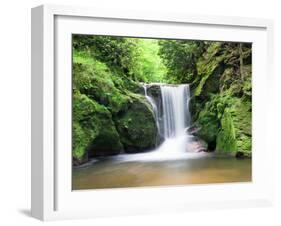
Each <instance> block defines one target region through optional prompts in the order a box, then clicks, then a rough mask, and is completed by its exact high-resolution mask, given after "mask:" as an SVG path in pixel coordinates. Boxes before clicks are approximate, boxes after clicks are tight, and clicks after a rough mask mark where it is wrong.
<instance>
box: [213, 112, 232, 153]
mask: <svg viewBox="0 0 281 226" xmlns="http://www.w3.org/2000/svg"><path fill="white" fill-rule="evenodd" d="M216 151H217V152H227V153H236V151H237V140H236V134H235V127H234V124H233V119H232V117H231V113H230V112H229V109H225V111H224V114H223V116H222V119H221V128H220V131H219V133H218V136H217V146H216Z"/></svg>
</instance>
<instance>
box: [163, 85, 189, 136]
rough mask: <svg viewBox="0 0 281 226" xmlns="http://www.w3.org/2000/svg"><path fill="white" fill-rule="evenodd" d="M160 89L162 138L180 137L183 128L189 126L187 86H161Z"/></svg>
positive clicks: (183, 131) (183, 130) (182, 133)
mask: <svg viewBox="0 0 281 226" xmlns="http://www.w3.org/2000/svg"><path fill="white" fill-rule="evenodd" d="M160 89H161V96H162V107H163V116H162V118H163V119H162V120H163V133H164V138H165V139H168V138H172V137H179V136H182V135H184V133H185V128H186V127H187V126H190V113H189V108H188V102H189V99H190V92H189V85H178V86H173V85H163V86H160Z"/></svg>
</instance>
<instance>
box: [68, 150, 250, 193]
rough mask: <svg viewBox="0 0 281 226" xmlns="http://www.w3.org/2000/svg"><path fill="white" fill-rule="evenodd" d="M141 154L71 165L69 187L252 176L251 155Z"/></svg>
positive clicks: (241, 179) (216, 180)
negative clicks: (160, 156)
mask: <svg viewBox="0 0 281 226" xmlns="http://www.w3.org/2000/svg"><path fill="white" fill-rule="evenodd" d="M128 156H129V157H128ZM144 156H145V155H142V156H141V155H139V156H138V154H132V155H119V156H115V157H107V158H104V159H98V160H97V159H93V160H92V161H91V162H90V163H88V164H86V165H84V166H81V167H78V168H73V175H72V176H73V180H72V188H73V190H77V189H101V188H124V187H142V186H168V185H186V184H209V183H230V182H250V181H251V178H252V170H251V169H252V162H251V159H236V158H233V157H217V156H214V155H211V154H207V153H204V154H200V153H193V154H192V155H189V156H188V157H186V158H178V159H177V158H175V159H171V160H165V159H156V158H149V159H146V158H140V159H141V161H140V160H138V159H139V157H144Z"/></svg>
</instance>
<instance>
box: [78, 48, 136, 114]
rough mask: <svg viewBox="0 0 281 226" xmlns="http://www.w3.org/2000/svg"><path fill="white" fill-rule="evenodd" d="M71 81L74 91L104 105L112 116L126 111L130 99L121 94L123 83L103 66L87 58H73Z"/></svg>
mask: <svg viewBox="0 0 281 226" xmlns="http://www.w3.org/2000/svg"><path fill="white" fill-rule="evenodd" d="M77 54H79V53H77ZM73 80H74V82H73V84H74V87H73V88H74V89H78V90H79V91H80V92H81V93H83V94H86V95H87V96H88V97H90V98H91V99H93V100H95V101H97V102H98V103H99V104H101V105H105V106H106V107H107V108H108V110H110V112H111V113H112V114H116V113H118V112H119V111H124V110H126V108H127V104H128V102H129V101H130V98H129V97H128V96H126V95H125V94H124V93H123V89H124V83H123V82H122V80H121V79H119V78H118V76H115V75H113V74H112V72H111V71H110V70H109V69H108V68H107V67H106V65H105V64H102V63H100V62H98V61H96V60H94V59H90V57H89V56H88V57H86V56H84V58H83V60H80V57H77V56H74V64H73ZM116 86H117V87H119V88H120V90H119V89H118V88H116Z"/></svg>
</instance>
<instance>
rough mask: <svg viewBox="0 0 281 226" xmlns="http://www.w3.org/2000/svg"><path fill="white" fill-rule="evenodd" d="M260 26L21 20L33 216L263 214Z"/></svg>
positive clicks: (226, 21) (48, 13)
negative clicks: (28, 36)
mask: <svg viewBox="0 0 281 226" xmlns="http://www.w3.org/2000/svg"><path fill="white" fill-rule="evenodd" d="M272 29H273V25H272V21H270V20H264V19H251V18H232V17H216V16H195V15H180V14H175V15H173V14H164V13H163V14H162V15H161V14H153V13H147V12H121V11H115V10H114V11H110V10H99V9H88V8H79V7H66V6H52V5H44V6H39V7H37V8H34V9H32V215H33V216H34V217H36V218H39V219H42V220H53V219H64V218H83V217H97V216H112V215H128V214H144V213H157V212H165V211H186V210H189V209H190V210H191V209H208V208H229V207H231V208H233V207H245V206H247V207H249V206H261V205H270V204H271V203H272V199H273V198H272V197H273V194H272V190H273V184H272V178H271V177H270V176H269V175H270V174H271V171H272V162H273V161H272V150H270V149H269V148H268V143H267V139H266V136H265V134H266V133H267V130H266V119H267V107H266V106H267V98H268V95H269V93H270V92H268V91H269V90H270V84H271V79H270V78H271V76H272V72H271V69H272Z"/></svg>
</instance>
